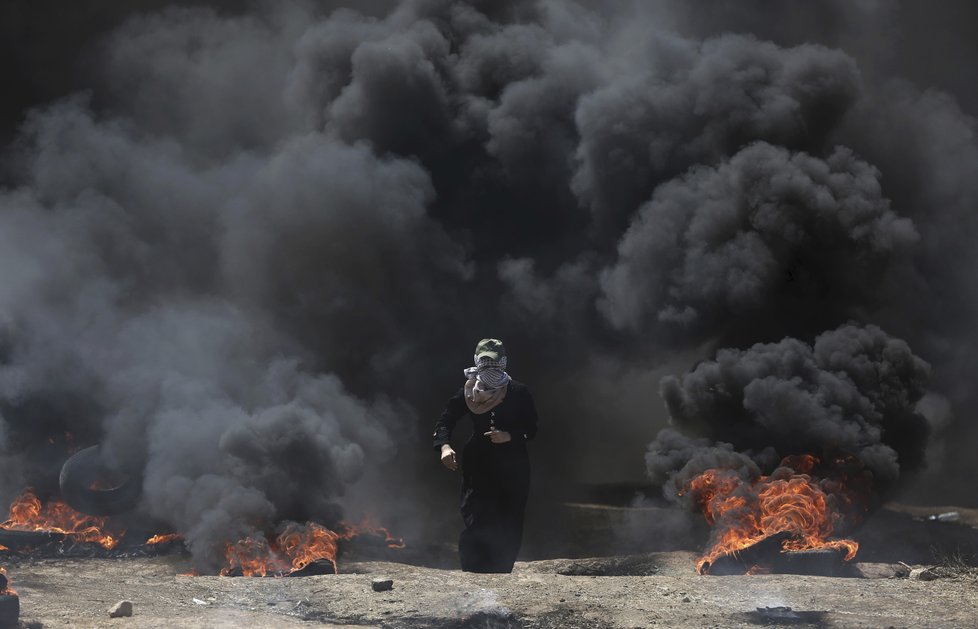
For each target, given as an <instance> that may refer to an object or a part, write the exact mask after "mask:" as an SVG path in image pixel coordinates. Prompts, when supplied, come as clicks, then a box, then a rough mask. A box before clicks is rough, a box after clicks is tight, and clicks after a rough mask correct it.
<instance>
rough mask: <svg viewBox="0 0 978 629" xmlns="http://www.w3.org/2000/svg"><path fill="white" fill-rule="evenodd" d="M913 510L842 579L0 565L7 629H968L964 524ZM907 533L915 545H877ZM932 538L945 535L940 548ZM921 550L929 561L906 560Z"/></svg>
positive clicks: (386, 564)
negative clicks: (10, 628) (261, 572)
mask: <svg viewBox="0 0 978 629" xmlns="http://www.w3.org/2000/svg"><path fill="white" fill-rule="evenodd" d="M577 508H578V509H586V507H585V506H578V507H577ZM927 515H928V514H927V513H914V514H911V513H907V510H904V511H903V513H897V512H896V511H891V515H890V516H889V517H888V518H886V521H885V522H884V523H882V524H877V525H876V526H875V527H874V528H870V529H867V531H868V533H866V534H865V537H867V539H866V540H864V544H865V545H867V552H866V556H867V560H866V561H863V562H861V563H857V564H855V565H854V566H853V568H852V569H851V570H849V571H848V573H847V575H848V576H846V577H818V576H800V575H755V576H728V577H714V576H700V575H697V574H696V573H695V572H694V570H693V567H692V566H693V562H694V559H695V557H696V555H695V553H693V552H691V551H688V550H673V551H664V552H643V553H634V554H616V555H612V556H604V557H592V558H572V559H541V560H536V561H526V562H520V563H518V564H517V566H516V569H515V571H514V573H513V574H512V575H476V574H468V573H462V572H460V571H458V570H457V569H453V568H449V567H445V566H443V565H441V564H439V562H427V565H418V564H425V563H426V562H424V561H419V558H422V557H424V556H431V555H438V554H439V552H440V551H438V550H437V549H435V550H431V551H430V552H427V551H426V552H415V553H410V552H408V553H405V554H403V555H402V556H401V558H402V560H401V559H400V558H398V556H394V558H398V559H399V560H397V561H391V560H389V559H390V558H388V560H385V561H375V560H360V559H358V558H356V557H353V558H350V557H347V558H346V560H344V561H342V562H341V564H340V569H341V574H338V575H321V576H308V577H299V578H228V577H211V576H207V577H191V576H180V573H184V572H187V570H188V569H189V563H188V562H189V559H188V558H187V557H186V556H185V555H182V554H177V555H169V556H162V557H154V558H145V557H144V558H136V559H133V558H128V559H90V558H89V559H66V558H43V559H36V558H35V559H32V558H20V559H18V558H16V557H8V558H7V559H6V560H5V561H6V567H7V570H8V572H9V573H10V575H11V577H12V578H13V580H14V583H13V586H14V587H15V588H16V589H17V590H18V592H19V594H20V597H21V619H22V625H26V626H33V627H62V626H69V627H70V626H84V627H113V628H123V627H202V628H203V627H208V628H211V627H224V626H227V627H308V626H322V625H326V626H330V625H337V626H345V627H350V626H354V627H356V626H366V627H392V628H394V627H403V628H406V629H413V628H415V627H480V628H487V629H488V628H495V627H526V628H528V629H531V628H558V627H559V628H564V627H568V628H572V627H598V628H602V627H623V628H632V627H757V626H801V627H806V626H808V627H874V628H884V627H915V628H917V627H954V628H958V627H974V626H978V570H975V569H974V568H972V567H970V566H969V565H967V564H968V561H966V560H970V559H973V552H974V547H973V546H968V544H971V543H973V542H974V538H975V532H976V529H975V528H973V527H972V526H971V523H970V521H969V518H971V517H972V516H973V515H975V514H974V513H972V512H968V511H965V510H961V512H960V517H959V518H958V521H956V522H951V523H939V522H932V521H930V522H929V521H927V520H926V517H927ZM592 516H593V514H592ZM595 517H596V516H595ZM961 520H964V521H961ZM907 535H909V536H911V537H913V538H914V540H915V542H916V543H915V544H910V545H905V546H901V547H898V548H896V547H893V546H892V545H891V544H885V543H882V541H880V540H886V539H887V536H896V538H900V539H902V538H903V537H905V536H907ZM870 536H872V537H876V538H878V543H877V544H875V546H874V544H872V543H871V542H870V540H869V539H868V537H870ZM935 540H950V541H948V543H947V545H946V547H945V549H944V550H942V549H940V548H938V547H936V546H935V545H934V541H935ZM928 547H929V548H928ZM888 548H890V550H887V549H888ZM948 549H957V552H956V553H955V552H949V550H948ZM441 550H442V551H444V553H448V552H450V547H447V548H442V549H441ZM928 553H929V555H930V556H931V557H932V559H931V560H929V561H924V562H922V561H920V560H921V559H924V558H926V557H927V556H928ZM887 555H889V560H886V561H884V560H882V559H884V558H886V556H887ZM904 559H906V560H907V561H905V563H906V565H904V564H902V563H900V561H904ZM972 563H973V562H972ZM937 564H940V566H939V569H938V570H936V571H935V573H934V574H925V575H923V576H924V578H925V579H928V578H930V580H924V579H920V578H911V577H909V572H910V568H913V567H919V566H929V565H937ZM378 577H386V578H390V579H392V580H393V588H392V589H391V590H389V591H384V592H375V591H374V590H373V588H372V586H371V582H372V580H373V579H375V578H378ZM931 577H933V578H931ZM120 600H128V601H131V602H132V604H133V615H132V617H128V618H126V617H123V618H109V615H108V610H109V608H110V607H111V606H112V605H114V604H115V603H117V602H118V601H120ZM759 608H760V611H759ZM786 608H790V611H788V610H787V609H786Z"/></svg>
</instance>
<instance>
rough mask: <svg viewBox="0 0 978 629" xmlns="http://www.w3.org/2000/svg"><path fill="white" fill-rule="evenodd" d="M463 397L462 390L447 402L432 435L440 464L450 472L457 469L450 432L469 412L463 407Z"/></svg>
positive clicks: (463, 390)
mask: <svg viewBox="0 0 978 629" xmlns="http://www.w3.org/2000/svg"><path fill="white" fill-rule="evenodd" d="M464 396H465V389H464V388H462V389H459V390H458V393H456V394H455V395H453V396H452V397H451V398H450V399H449V400H448V404H446V405H445V410H443V411H442V412H441V417H439V418H438V421H437V422H436V423H435V432H434V434H433V435H432V446H433V447H434V448H435V450H439V451H440V456H441V462H442V464H443V465H444V466H445V467H447V468H448V469H450V470H452V471H455V468H456V467H458V461H457V459H456V457H455V450H453V449H452V446H451V441H452V431H453V430H455V424H457V423H458V420H459V419H460V418H461V417H462V416H463V415H465V413H467V412H468V410H469V409H468V407H467V406H466V405H465V397H464Z"/></svg>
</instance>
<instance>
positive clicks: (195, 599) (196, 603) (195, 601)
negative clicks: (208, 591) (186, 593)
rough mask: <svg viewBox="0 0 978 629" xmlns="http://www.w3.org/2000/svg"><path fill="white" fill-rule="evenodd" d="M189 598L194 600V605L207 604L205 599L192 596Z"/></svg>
mask: <svg viewBox="0 0 978 629" xmlns="http://www.w3.org/2000/svg"><path fill="white" fill-rule="evenodd" d="M190 600H192V601H193V602H194V605H206V604H207V601H202V600H200V599H199V598H192V599H190Z"/></svg>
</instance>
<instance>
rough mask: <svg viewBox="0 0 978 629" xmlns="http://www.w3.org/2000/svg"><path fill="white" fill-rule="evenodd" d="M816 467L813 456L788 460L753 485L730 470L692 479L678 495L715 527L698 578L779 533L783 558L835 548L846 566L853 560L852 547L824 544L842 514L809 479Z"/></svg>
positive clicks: (832, 541)
mask: <svg viewBox="0 0 978 629" xmlns="http://www.w3.org/2000/svg"><path fill="white" fill-rule="evenodd" d="M818 462H819V461H818V459H817V458H816V457H814V456H811V455H803V456H799V457H788V458H786V459H784V460H783V461H782V468H779V469H778V470H776V471H775V474H773V475H772V476H762V477H760V478H758V479H757V480H756V481H754V482H752V483H748V482H745V481H743V480H742V479H741V478H740V477H739V476H737V475H736V473H734V472H732V471H730V470H718V469H711V470H707V471H705V472H703V473H702V474H700V475H699V476H697V477H695V478H693V479H692V480H691V481H690V483H689V484H688V485H687V487H686V488H684V489H683V491H681V492H680V495H683V494H686V493H690V495H691V496H692V498H693V499H694V501H695V503H696V505H697V506H698V507H699V508H700V509H701V510H702V511H703V515H704V517H705V518H706V520H707V522H709V523H710V524H715V525H717V529H716V532H715V533H714V543H713V545H712V546H711V547H710V548H709V549H708V550H707V551H706V553H705V554H704V555H703V557H701V558H700V559H699V561H697V563H696V570H697V572H699V573H700V574H703V573H704V571H705V570H708V567H709V565H712V564H713V562H714V561H716V560H717V559H718V558H720V557H722V556H725V555H730V554H734V553H736V552H738V551H740V550H743V549H745V548H749V547H751V546H753V545H754V544H757V543H758V542H760V541H762V540H764V539H767V538H769V537H771V536H773V535H777V534H779V533H788V534H789V537H788V538H787V539H786V540H785V541H784V542H783V543H782V551H783V552H787V551H792V550H815V549H823V548H833V549H837V550H840V551H845V553H846V556H845V560H846V561H849V560H850V559H852V558H853V557H855V556H856V552H857V551H858V550H859V544H857V543H856V542H855V541H853V540H849V539H828V538H829V537H830V536H831V535H832V533H833V532H834V530H835V528H836V526H837V525H838V524H839V523H840V521H841V520H842V514H841V513H840V512H839V511H838V510H837V508H836V507H835V506H834V502H835V501H833V500H829V499H828V497H827V496H826V493H825V491H823V489H822V487H821V486H820V485H819V483H818V482H817V480H816V479H815V478H813V477H812V476H810V475H809V474H808V472H811V471H812V470H813V469H815V467H816V466H817V465H818ZM788 468H790V469H788ZM755 568H757V567H756V566H755ZM751 572H752V573H754V572H756V570H755V569H754V568H752V570H751Z"/></svg>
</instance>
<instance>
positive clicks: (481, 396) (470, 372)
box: [464, 356, 511, 415]
mask: <svg viewBox="0 0 978 629" xmlns="http://www.w3.org/2000/svg"><path fill="white" fill-rule="evenodd" d="M474 362H475V366H474V367H469V368H468V369H466V370H465V371H464V373H465V404H466V405H467V406H468V407H469V410H470V411H471V412H472V413H473V414H474V415H481V414H483V413H487V412H489V411H491V410H492V409H494V408H495V407H496V406H498V405H499V403H500V402H502V401H503V398H505V397H506V390H507V386H506V385H508V384H509V381H510V380H511V378H510V377H509V374H508V373H506V357H505V356H503V357H502V358H500V359H499V360H498V361H496V360H491V359H489V358H486V357H482V358H477V357H475V360H474Z"/></svg>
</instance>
